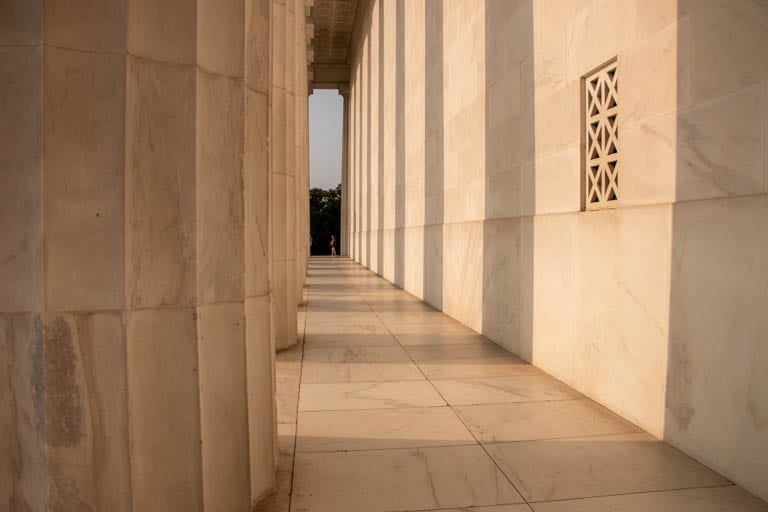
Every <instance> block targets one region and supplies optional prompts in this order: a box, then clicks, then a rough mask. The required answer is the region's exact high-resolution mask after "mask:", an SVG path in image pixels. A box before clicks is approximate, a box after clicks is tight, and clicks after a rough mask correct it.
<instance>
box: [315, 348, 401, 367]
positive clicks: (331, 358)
mask: <svg viewBox="0 0 768 512" xmlns="http://www.w3.org/2000/svg"><path fill="white" fill-rule="evenodd" d="M410 360H411V358H410V357H409V356H408V353H407V352H406V351H405V350H403V348H402V347H400V346H399V345H393V346H384V347H365V346H364V347H322V348H321V347H318V348H315V347H306V348H305V349H304V364H306V363H308V362H310V363H360V362H367V363H390V362H402V361H410Z"/></svg>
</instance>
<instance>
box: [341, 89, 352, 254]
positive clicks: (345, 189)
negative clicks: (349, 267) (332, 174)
mask: <svg viewBox="0 0 768 512" xmlns="http://www.w3.org/2000/svg"><path fill="white" fill-rule="evenodd" d="M339 94H340V95H341V97H342V98H343V100H344V109H343V113H342V119H343V121H342V122H343V128H342V139H341V247H340V248H341V255H342V256H349V237H350V229H349V211H348V210H349V187H350V181H349V155H348V152H349V85H348V84H341V85H339Z"/></svg>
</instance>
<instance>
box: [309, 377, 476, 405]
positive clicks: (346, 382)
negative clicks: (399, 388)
mask: <svg viewBox="0 0 768 512" xmlns="http://www.w3.org/2000/svg"><path fill="white" fill-rule="evenodd" d="M426 380H427V379H397V380H374V381H371V380H366V381H357V380H353V381H349V380H342V381H328V382H305V383H304V384H308V385H309V384H386V383H388V382H425V381H426ZM472 405H475V404H472Z"/></svg>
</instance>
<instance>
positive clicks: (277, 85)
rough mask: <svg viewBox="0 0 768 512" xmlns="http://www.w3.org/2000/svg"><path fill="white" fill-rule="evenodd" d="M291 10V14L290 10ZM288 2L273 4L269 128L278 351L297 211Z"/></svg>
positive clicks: (291, 311) (293, 335)
mask: <svg viewBox="0 0 768 512" xmlns="http://www.w3.org/2000/svg"><path fill="white" fill-rule="evenodd" d="M289 8H290V10H289ZM294 14H295V13H294V4H293V1H292V0H272V28H273V30H272V85H271V88H272V94H271V125H270V134H271V137H270V141H271V146H270V155H271V157H270V161H271V169H270V175H271V179H272V183H271V193H272V196H271V202H270V205H271V214H272V215H271V225H270V229H271V233H272V235H273V238H272V240H273V244H272V247H271V258H272V259H271V265H270V266H271V272H272V282H273V288H272V293H273V296H272V308H271V312H272V313H271V317H272V322H271V324H272V336H273V338H274V344H275V347H276V349H277V350H280V349H284V348H286V347H289V346H291V345H294V344H295V343H296V341H297V331H296V303H297V301H296V286H295V282H296V272H295V266H296V255H295V253H296V235H295V229H296V210H295V186H296V185H295V170H294V167H293V166H294V161H295V158H294V139H295V132H294V131H293V129H294V128H293V113H294V110H295V104H294V95H293V91H292V87H293V84H294V81H295V80H294V76H293V73H292V72H291V70H292V69H293V68H292V67H291V65H290V64H289V63H292V60H291V59H292V58H293V57H294V56H295V53H296V52H295V49H294V47H293V45H292V44H291V41H292V39H291V37H292V36H293V34H294V27H293V24H292V21H293V20H294Z"/></svg>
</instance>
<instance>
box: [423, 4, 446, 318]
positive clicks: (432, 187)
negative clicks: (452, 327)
mask: <svg viewBox="0 0 768 512" xmlns="http://www.w3.org/2000/svg"><path fill="white" fill-rule="evenodd" d="M424 11H425V12H424V52H425V54H424V68H425V80H424V232H423V236H424V260H423V266H422V272H423V297H424V301H425V302H427V303H429V304H430V305H432V306H434V307H435V308H437V309H442V307H443V221H444V195H445V194H444V181H445V177H444V176H445V156H444V155H445V152H444V149H445V139H444V135H445V133H444V117H445V115H444V110H443V107H444V98H443V89H444V85H445V84H444V83H443V70H444V48H443V45H444V42H443V3H442V2H427V3H426V4H425V5H424Z"/></svg>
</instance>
